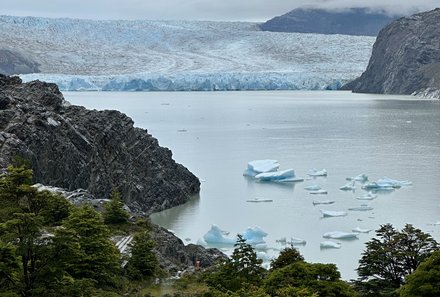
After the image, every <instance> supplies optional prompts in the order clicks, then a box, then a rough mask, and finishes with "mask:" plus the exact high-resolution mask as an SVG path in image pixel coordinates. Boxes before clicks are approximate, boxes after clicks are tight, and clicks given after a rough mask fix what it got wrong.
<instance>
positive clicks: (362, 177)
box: [346, 173, 368, 182]
mask: <svg viewBox="0 0 440 297" xmlns="http://www.w3.org/2000/svg"><path fill="white" fill-rule="evenodd" d="M346 180H354V181H358V182H366V181H367V180H368V176H367V175H365V174H363V173H362V174H359V175H356V176H355V177H347V178H346Z"/></svg>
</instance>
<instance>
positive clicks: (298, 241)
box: [290, 236, 307, 245]
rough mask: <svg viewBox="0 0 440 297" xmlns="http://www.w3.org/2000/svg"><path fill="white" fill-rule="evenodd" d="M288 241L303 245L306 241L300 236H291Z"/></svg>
mask: <svg viewBox="0 0 440 297" xmlns="http://www.w3.org/2000/svg"><path fill="white" fill-rule="evenodd" d="M290 243H291V244H293V245H304V244H306V243H307V242H306V241H305V240H304V239H302V238H298V237H293V236H292V237H291V238H290Z"/></svg>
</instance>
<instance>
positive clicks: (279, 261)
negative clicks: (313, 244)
mask: <svg viewBox="0 0 440 297" xmlns="http://www.w3.org/2000/svg"><path fill="white" fill-rule="evenodd" d="M298 261H304V257H303V256H302V255H301V254H300V253H299V251H298V250H297V249H296V248H294V247H293V246H291V247H287V248H285V249H283V250H282V251H281V252H280V254H279V256H278V257H277V258H276V259H275V260H272V262H271V263H270V267H271V269H272V270H274V269H278V268H282V267H285V266H287V265H290V264H292V263H295V262H298Z"/></svg>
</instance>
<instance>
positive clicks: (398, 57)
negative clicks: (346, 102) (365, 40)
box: [344, 8, 440, 98]
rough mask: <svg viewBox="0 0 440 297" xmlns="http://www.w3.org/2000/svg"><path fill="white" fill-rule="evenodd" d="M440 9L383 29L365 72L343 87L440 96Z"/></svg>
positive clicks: (355, 90)
mask: <svg viewBox="0 0 440 297" xmlns="http://www.w3.org/2000/svg"><path fill="white" fill-rule="evenodd" d="M439 24H440V9H439V8H437V9H435V10H432V11H428V12H423V13H419V14H415V15H412V16H409V17H405V18H401V19H399V20H396V21H394V22H392V23H391V24H389V25H388V26H386V27H385V28H383V29H382V30H381V31H380V33H379V35H378V36H377V40H376V42H375V44H374V47H373V53H372V56H371V58H370V62H369V64H368V67H367V69H366V70H365V72H364V73H363V74H362V75H361V77H359V78H358V79H356V80H354V81H353V82H351V83H349V84H347V85H346V86H345V87H344V88H345V89H351V90H353V92H358V93H384V94H416V95H420V96H423V97H432V98H440V43H439V40H440V26H439Z"/></svg>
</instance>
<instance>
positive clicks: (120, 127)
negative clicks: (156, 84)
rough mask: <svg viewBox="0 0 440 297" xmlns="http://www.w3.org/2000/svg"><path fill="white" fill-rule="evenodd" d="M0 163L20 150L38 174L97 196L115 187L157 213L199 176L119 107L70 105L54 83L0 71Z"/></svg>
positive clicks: (183, 196) (185, 195)
mask: <svg viewBox="0 0 440 297" xmlns="http://www.w3.org/2000/svg"><path fill="white" fill-rule="evenodd" d="M0 98H7V99H5V100H4V102H5V103H3V105H2V106H3V108H2V109H0V129H1V130H0V167H5V166H7V165H9V164H10V163H11V160H12V158H13V157H14V156H16V155H19V156H21V157H24V158H26V159H28V160H29V161H30V162H31V163H32V169H33V170H34V176H35V181H36V182H39V183H42V184H45V185H49V186H55V187H61V188H65V189H67V190H69V191H72V190H76V189H79V188H81V189H86V190H88V191H89V192H90V193H91V194H93V195H95V196H96V197H97V199H103V198H108V197H109V196H110V193H111V191H112V189H113V188H114V189H117V190H118V191H119V192H120V193H121V195H122V198H123V199H124V201H125V203H126V204H127V205H128V206H129V207H130V208H131V209H133V210H136V211H144V212H146V213H151V212H154V211H159V210H163V209H166V208H170V207H172V206H176V205H179V204H182V203H185V202H186V201H188V199H189V198H190V197H191V196H192V195H194V194H196V193H198V192H199V190H200V182H199V180H198V179H197V178H196V177H195V176H194V175H193V174H192V173H191V172H189V171H188V170H187V169H186V168H185V167H184V166H182V165H180V164H177V163H176V162H175V161H174V160H173V159H172V153H171V151H170V150H169V149H167V148H163V147H160V146H159V145H158V141H157V140H156V139H155V138H154V137H153V136H151V135H150V134H148V132H147V131H146V130H145V129H140V128H136V127H134V125H133V124H134V123H133V121H132V120H131V119H130V118H129V117H127V116H126V115H124V114H122V113H120V112H118V111H115V110H104V111H96V110H87V109H85V108H84V107H80V106H69V104H67V102H66V101H65V100H64V98H63V95H62V94H61V93H60V92H59V90H58V88H57V86H56V85H55V84H49V83H45V82H40V81H33V82H29V83H26V84H22V83H21V80H20V79H19V78H14V77H12V78H11V77H6V76H3V75H0Z"/></svg>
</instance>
